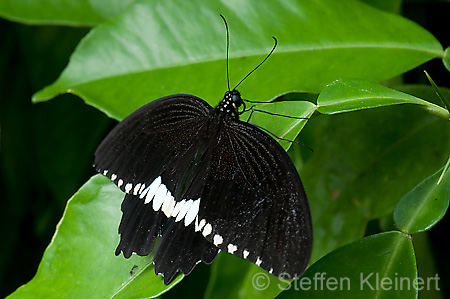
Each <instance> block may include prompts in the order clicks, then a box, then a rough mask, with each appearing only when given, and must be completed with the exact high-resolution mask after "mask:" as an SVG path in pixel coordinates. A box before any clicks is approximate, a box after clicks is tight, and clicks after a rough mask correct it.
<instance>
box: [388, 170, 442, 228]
mask: <svg viewBox="0 0 450 299" xmlns="http://www.w3.org/2000/svg"><path fill="white" fill-rule="evenodd" d="M441 173H442V169H441V170H439V171H438V172H436V173H435V174H433V175H432V176H430V177H429V178H427V179H426V180H424V181H423V182H421V183H420V184H419V185H418V186H417V187H415V188H414V189H413V190H411V191H410V192H408V194H406V195H405V196H404V197H403V198H402V199H401V200H400V202H399V203H398V204H397V206H396V207H395V210H394V219H395V222H396V224H397V226H398V228H399V229H400V230H401V231H403V232H405V233H408V234H414V233H418V232H423V231H427V230H429V229H430V228H432V227H433V226H434V225H435V224H436V223H437V222H439V220H441V219H442V217H444V215H445V213H446V212H447V209H448V205H449V199H450V173H449V172H447V173H446V174H445V175H444V176H443V179H442V180H441V181H439V178H440V176H441Z"/></svg>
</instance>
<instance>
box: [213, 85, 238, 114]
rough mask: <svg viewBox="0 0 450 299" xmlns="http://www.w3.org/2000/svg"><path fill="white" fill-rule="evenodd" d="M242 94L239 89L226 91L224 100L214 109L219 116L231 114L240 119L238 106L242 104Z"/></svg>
mask: <svg viewBox="0 0 450 299" xmlns="http://www.w3.org/2000/svg"><path fill="white" fill-rule="evenodd" d="M242 102H243V100H242V98H241V94H240V93H239V91H237V90H235V89H234V90H231V91H227V92H225V95H224V96H223V99H222V101H221V102H220V103H219V105H217V107H216V108H215V109H214V111H215V113H217V114H219V116H225V115H228V116H231V117H232V118H233V119H236V120H238V119H239V113H238V108H239V107H240V106H241V105H242Z"/></svg>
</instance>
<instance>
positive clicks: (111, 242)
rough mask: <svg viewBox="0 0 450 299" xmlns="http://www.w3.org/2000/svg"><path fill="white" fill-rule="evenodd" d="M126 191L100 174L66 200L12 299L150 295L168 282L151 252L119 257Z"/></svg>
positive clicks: (157, 291) (177, 280)
mask: <svg viewBox="0 0 450 299" xmlns="http://www.w3.org/2000/svg"><path fill="white" fill-rule="evenodd" d="M123 196H124V195H123V193H122V192H121V191H120V190H119V189H118V188H117V187H116V186H115V185H114V184H113V183H112V182H111V181H110V180H109V179H107V178H105V177H103V176H102V175H96V176H94V177H92V178H91V179H90V180H89V181H88V182H87V183H86V184H85V185H84V186H83V187H81V189H80V190H79V191H78V192H77V193H76V194H75V195H74V196H73V197H72V198H71V199H70V200H69V201H68V203H67V206H66V210H65V211H64V215H63V217H62V219H61V221H60V222H59V224H58V226H57V227H56V232H55V235H54V236H53V239H52V241H51V242H50V245H49V246H48V247H47V249H46V250H45V252H44V256H43V258H42V261H41V263H40V265H39V268H38V271H37V273H36V275H35V277H34V278H33V279H32V280H31V281H30V282H28V283H27V284H25V285H23V286H21V287H20V288H18V289H17V290H16V291H15V292H14V293H13V294H11V295H10V296H9V297H8V298H11V299H12V298H134V297H138V298H144V297H145V298H147V297H156V296H158V295H160V294H162V293H164V292H166V291H167V290H169V289H170V288H172V287H173V286H174V285H175V284H177V283H178V282H179V281H180V280H181V279H182V275H180V276H179V277H178V278H177V279H175V281H174V282H172V284H170V285H169V286H165V285H164V282H163V279H162V277H161V276H157V275H156V274H155V271H154V267H153V263H152V255H151V254H150V255H148V256H146V257H139V256H137V255H133V256H131V258H129V259H125V258H124V257H123V256H115V254H114V251H115V248H116V246H117V244H118V242H119V235H118V232H117V229H118V225H119V222H120V217H121V211H120V205H121V202H122V200H123Z"/></svg>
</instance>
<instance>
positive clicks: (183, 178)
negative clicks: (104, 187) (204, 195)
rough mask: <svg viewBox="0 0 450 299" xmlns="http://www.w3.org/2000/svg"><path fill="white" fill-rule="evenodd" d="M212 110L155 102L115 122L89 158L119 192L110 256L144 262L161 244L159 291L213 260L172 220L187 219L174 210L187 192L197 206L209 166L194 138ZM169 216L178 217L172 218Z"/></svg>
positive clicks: (193, 100)
mask: <svg viewBox="0 0 450 299" xmlns="http://www.w3.org/2000/svg"><path fill="white" fill-rule="evenodd" d="M211 110H212V107H211V106H210V105H209V104H207V103H206V102H205V101H203V100H201V99H199V98H197V97H194V96H191V95H182V94H180V95H172V96H168V97H164V98H160V99H158V100H155V101H152V102H150V103H149V104H147V105H145V106H143V107H141V108H139V109H138V110H136V111H135V112H133V113H132V114H130V115H129V116H128V117H127V118H125V119H124V120H123V121H122V122H120V123H119V124H118V125H117V126H116V127H115V128H114V129H113V130H112V131H111V132H110V133H109V135H108V136H107V137H106V138H105V139H104V140H103V142H102V143H101V144H100V146H99V147H98V149H97V151H96V152H95V162H94V164H95V167H96V169H97V170H98V171H99V172H100V173H103V174H104V175H106V176H108V177H109V178H110V179H111V180H112V181H113V182H114V183H115V184H116V185H117V186H119V187H120V189H121V190H122V191H124V192H126V196H125V199H124V201H123V203H122V212H123V216H122V220H121V223H120V226H119V233H120V235H121V239H120V243H119V245H118V247H117V250H116V255H118V254H120V252H123V254H124V256H125V257H127V258H128V257H130V256H131V254H132V253H137V254H139V255H147V254H149V253H150V252H151V251H152V250H153V247H154V244H155V242H156V239H157V237H158V236H163V237H162V238H161V240H160V242H159V243H160V244H161V245H160V246H158V247H157V249H156V250H155V254H154V263H155V271H156V272H157V273H160V274H163V275H164V280H165V283H166V284H168V283H169V282H170V281H171V280H172V279H173V277H174V276H175V274H176V273H177V272H178V271H182V272H183V273H185V274H188V273H190V272H191V271H192V269H193V268H194V266H195V265H196V264H197V263H198V262H200V261H204V262H206V263H211V262H212V261H213V259H214V258H215V256H216V255H217V252H218V248H217V247H215V246H214V245H212V244H211V243H210V242H209V241H207V240H206V239H205V238H203V237H202V236H201V235H199V234H195V231H194V230H193V229H191V228H188V227H187V226H186V225H184V223H183V222H182V221H181V220H184V218H183V217H179V219H178V218H176V216H178V213H179V212H183V213H185V214H186V213H187V208H185V209H181V204H179V203H180V201H181V202H182V203H183V204H184V203H186V200H184V201H183V200H182V199H183V198H186V197H185V193H186V192H187V190H189V193H190V195H189V196H194V197H195V198H198V197H199V192H200V191H201V190H202V186H203V184H204V180H205V178H206V173H205V172H206V171H207V168H204V166H205V164H206V165H209V162H208V161H209V158H208V155H207V153H210V152H211V151H209V150H206V149H207V148H208V141H207V140H206V139H205V138H204V137H202V136H199V133H200V132H203V131H204V129H203V128H204V126H205V125H206V124H207V117H208V115H209V113H210V111H211ZM199 169H202V170H201V171H199ZM192 173H195V174H196V175H191V174H192ZM202 173H203V178H200V179H198V177H199V176H200V177H201V176H202ZM202 182H203V183H202ZM186 207H187V206H186ZM175 208H177V212H178V213H172V212H173V210H174V209H175ZM170 216H172V218H171V217H170ZM175 220H177V221H176V222H175ZM180 224H181V225H180ZM163 231H164V232H163ZM167 247H172V248H176V250H173V251H170V250H166V249H165V248H167Z"/></svg>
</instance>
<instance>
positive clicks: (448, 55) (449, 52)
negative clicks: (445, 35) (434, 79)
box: [443, 47, 450, 71]
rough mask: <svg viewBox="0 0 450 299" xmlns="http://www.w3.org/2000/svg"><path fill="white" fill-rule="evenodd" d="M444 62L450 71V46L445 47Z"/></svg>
mask: <svg viewBox="0 0 450 299" xmlns="http://www.w3.org/2000/svg"><path fill="white" fill-rule="evenodd" d="M443 62H444V65H445V67H446V68H447V70H448V71H450V47H448V48H447V49H445V52H444V59H443Z"/></svg>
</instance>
